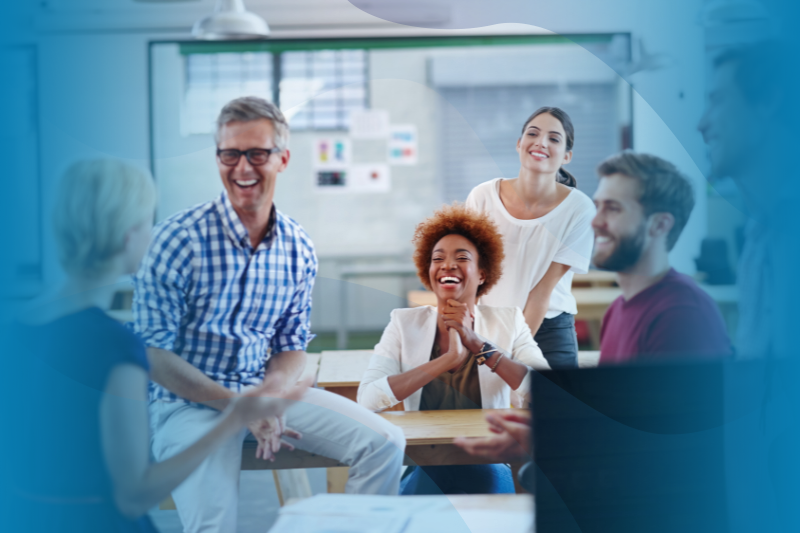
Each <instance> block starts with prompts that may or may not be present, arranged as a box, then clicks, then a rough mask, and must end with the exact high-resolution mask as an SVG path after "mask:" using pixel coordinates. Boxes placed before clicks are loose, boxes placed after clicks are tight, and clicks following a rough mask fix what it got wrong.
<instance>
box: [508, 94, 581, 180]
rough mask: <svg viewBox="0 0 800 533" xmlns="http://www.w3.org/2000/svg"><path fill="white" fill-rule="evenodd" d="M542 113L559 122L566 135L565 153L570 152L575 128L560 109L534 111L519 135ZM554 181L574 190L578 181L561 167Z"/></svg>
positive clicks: (543, 108) (544, 108) (548, 108)
mask: <svg viewBox="0 0 800 533" xmlns="http://www.w3.org/2000/svg"><path fill="white" fill-rule="evenodd" d="M542 113H548V114H550V115H552V116H554V117H555V118H557V119H558V121H559V122H561V125H562V126H563V127H564V133H566V134H567V152H569V151H570V150H572V145H574V144H575V127H574V126H573V125H572V119H570V118H569V115H567V113H566V112H565V111H564V110H563V109H561V108H560V107H540V108H539V109H537V110H536V111H534V112H533V115H531V116H529V117H528V120H526V121H525V124H523V125H522V133H520V135H525V128H526V127H527V126H528V124H529V123H530V121H531V120H533V119H535V118H536V117H538V116H539V115H541V114H542ZM556 181H557V182H558V183H563V184H564V185H566V186H567V187H572V188H575V187H577V186H578V180H576V179H575V176H573V175H572V174H570V173H569V172H567V171H566V170H565V169H564V167H563V166H562V167H561V168H559V169H558V174H556Z"/></svg>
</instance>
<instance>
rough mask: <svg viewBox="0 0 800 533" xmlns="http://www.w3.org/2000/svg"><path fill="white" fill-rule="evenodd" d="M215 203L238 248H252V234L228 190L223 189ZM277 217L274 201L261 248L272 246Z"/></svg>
mask: <svg viewBox="0 0 800 533" xmlns="http://www.w3.org/2000/svg"><path fill="white" fill-rule="evenodd" d="M215 203H216V204H217V212H219V214H220V216H221V217H222V220H223V222H224V223H223V228H224V230H225V234H226V235H227V236H228V238H229V239H230V240H231V241H232V242H233V243H234V245H235V246H237V247H238V248H241V249H243V250H248V249H250V234H249V233H248V232H247V228H245V227H244V224H242V221H241V220H240V219H239V215H238V214H237V213H236V210H235V209H234V208H233V204H232V203H231V199H230V198H229V197H228V193H227V191H222V194H220V195H219V198H217V200H216V201H215ZM276 219H277V209H275V203H274V202H273V203H272V209H271V210H270V214H269V223H268V225H267V234H266V235H265V236H264V240H262V241H261V243H260V244H259V246H258V247H259V248H262V247H265V248H269V247H270V246H272V242H273V241H274V240H275V235H276V231H277V228H276V227H275V226H276V224H275V222H276Z"/></svg>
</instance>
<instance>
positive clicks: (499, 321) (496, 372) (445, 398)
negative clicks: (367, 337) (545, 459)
mask: <svg viewBox="0 0 800 533" xmlns="http://www.w3.org/2000/svg"><path fill="white" fill-rule="evenodd" d="M413 242H414V245H415V252H414V262H415V264H416V266H417V269H418V275H419V278H420V280H421V281H422V283H423V285H425V286H426V287H427V288H428V289H430V290H431V291H433V292H434V294H435V295H436V301H437V305H436V308H433V307H428V306H423V307H416V308H412V309H395V310H394V311H392V314H391V321H390V323H389V325H388V326H387V327H386V329H385V330H384V332H383V336H382V337H381V340H380V342H379V343H378V344H377V345H376V346H375V353H374V355H373V356H372V358H371V359H370V364H369V367H368V369H367V371H366V373H365V374H364V377H363V379H362V380H361V385H360V386H359V388H358V403H360V404H361V405H363V406H365V407H366V408H368V409H371V410H374V411H377V410H382V409H387V408H390V407H392V406H394V405H396V404H397V403H399V402H401V401H402V402H403V403H404V407H405V410H406V411H417V410H422V411H424V410H434V409H498V408H507V407H509V406H510V405H511V391H512V390H513V391H516V392H517V393H518V394H519V395H522V396H523V397H526V396H527V395H528V388H529V385H528V382H529V377H528V372H529V370H530V369H532V368H533V369H548V368H549V366H548V364H547V361H546V360H545V358H544V356H543V355H542V352H541V350H540V349H539V347H538V346H537V345H536V342H534V340H533V337H532V336H531V331H530V328H529V327H528V325H527V324H526V323H525V318H524V317H523V315H522V311H520V310H519V309H518V308H516V307H489V306H484V305H477V300H478V298H479V297H480V296H481V295H482V294H484V293H485V292H486V291H488V290H489V289H490V288H491V287H492V285H494V284H495V283H496V282H497V280H498V279H499V278H500V275H501V273H502V270H501V269H502V267H501V265H502V262H503V239H502V237H501V235H500V234H499V233H498V231H497V227H496V226H495V224H494V223H493V222H492V221H491V220H490V219H489V217H488V216H487V215H486V214H482V213H479V212H477V211H472V210H470V209H468V208H466V207H465V206H463V205H458V204H454V205H452V206H444V207H442V208H441V209H439V210H438V211H436V212H435V213H434V215H433V216H432V217H430V218H428V219H426V220H425V221H423V222H422V223H420V224H419V225H418V226H417V228H416V231H415V233H414V240H413ZM406 474H407V475H406V476H405V477H404V478H403V481H402V482H401V493H402V494H453V493H467V494H480V493H513V492H514V483H513V479H512V476H511V471H510V469H509V468H508V466H507V465H500V464H498V465H466V466H460V465H459V466H431V467H423V468H416V469H414V471H413V473H411V474H410V475H408V472H407V473H406Z"/></svg>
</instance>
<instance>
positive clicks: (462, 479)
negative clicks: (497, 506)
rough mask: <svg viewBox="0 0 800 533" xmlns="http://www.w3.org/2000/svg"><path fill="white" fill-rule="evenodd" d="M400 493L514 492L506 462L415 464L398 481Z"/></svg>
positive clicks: (409, 494) (512, 480) (406, 494)
mask: <svg viewBox="0 0 800 533" xmlns="http://www.w3.org/2000/svg"><path fill="white" fill-rule="evenodd" d="M400 494H401V495H404V496H411V495H423V494H424V495H433V494H514V478H513V477H512V475H511V468H509V466H508V465H504V464H496V465H455V466H424V467H423V466H417V467H415V468H414V471H413V472H412V473H411V474H409V475H407V476H406V477H405V478H403V480H402V481H400Z"/></svg>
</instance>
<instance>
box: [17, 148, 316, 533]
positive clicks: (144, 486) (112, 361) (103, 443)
mask: <svg viewBox="0 0 800 533" xmlns="http://www.w3.org/2000/svg"><path fill="white" fill-rule="evenodd" d="M155 204H156V192H155V187H154V184H153V180H152V178H151V177H150V176H149V175H148V173H146V172H144V171H141V170H139V169H138V168H136V167H134V166H132V165H130V164H127V163H124V162H122V161H117V160H111V159H106V160H94V161H83V162H79V163H76V164H74V165H72V166H71V167H70V168H69V169H68V170H67V172H66V174H65V175H64V178H63V180H62V181H61V184H60V187H59V189H58V193H57V196H56V200H55V209H54V211H53V229H54V233H55V241H56V245H57V248H58V258H59V261H60V263H61V266H62V267H63V270H64V272H65V273H66V281H65V282H64V284H63V285H62V287H61V288H60V289H58V290H57V291H55V292H54V293H53V294H51V295H49V296H47V297H44V298H42V299H40V300H38V301H36V302H34V303H33V304H32V305H31V306H30V307H29V309H28V310H27V311H26V312H25V313H24V314H23V316H22V318H21V320H20V324H18V325H17V326H16V331H15V332H14V333H15V335H14V339H15V340H16V342H15V343H14V345H13V350H12V352H11V353H12V354H15V355H17V357H13V359H14V361H15V365H16V370H17V373H19V374H20V375H24V376H26V377H27V379H29V380H30V381H29V382H30V383H31V385H32V389H33V390H35V391H36V394H31V395H27V396H26V399H27V401H26V402H24V403H22V405H23V408H22V410H21V412H20V413H18V414H20V415H21V416H19V418H17V420H16V423H17V427H18V428H19V435H22V436H23V439H21V442H20V445H19V449H18V450H17V452H18V458H19V460H18V461H16V465H18V468H16V469H15V472H14V474H15V475H14V476H12V479H13V482H12V484H13V493H14V494H15V495H16V497H17V498H18V502H19V505H17V506H16V511H17V512H18V513H19V515H18V516H19V517H20V518H21V519H22V520H24V522H21V523H20V524H19V526H20V527H12V528H11V529H10V531H22V530H23V529H24V530H25V531H35V532H38V531H47V532H53V531H70V532H72V531H75V532H78V531H80V532H82V533H93V532H111V531H113V532H117V531H137V532H142V531H149V532H152V531H155V528H154V526H153V524H152V523H151V521H150V520H149V518H148V517H147V515H146V512H147V510H148V509H150V508H152V507H153V506H155V505H156V504H158V503H159V502H160V501H162V500H163V499H164V498H166V497H167V496H168V495H169V494H170V492H171V491H172V489H174V488H175V487H176V486H177V485H178V484H180V483H181V482H182V481H183V480H184V479H185V478H186V477H187V476H188V475H189V474H190V473H191V472H192V471H193V470H194V469H195V467H197V466H198V465H199V464H200V463H201V462H202V461H203V459H204V458H205V456H206V455H207V454H208V453H209V452H211V451H213V450H214V449H215V448H216V447H217V446H218V445H219V444H221V443H222V442H223V441H225V440H226V439H228V438H229V437H230V436H231V435H233V434H235V433H236V432H239V431H242V429H243V428H244V427H245V425H246V424H247V423H248V422H250V421H251V420H255V419H259V418H263V417H264V416H270V415H273V414H276V413H280V412H282V411H283V410H284V409H285V408H286V406H287V403H288V402H289V401H291V400H294V399H296V398H298V397H299V396H300V394H302V392H303V388H302V387H298V388H296V389H295V390H292V391H291V392H290V393H288V394H287V395H286V396H285V397H283V398H266V397H262V396H260V395H259V393H260V391H259V390H258V389H255V390H253V391H251V392H250V393H249V394H248V396H247V397H244V396H242V397H239V398H237V400H236V401H234V402H233V403H232V404H231V405H230V407H229V408H228V409H227V410H226V411H225V413H223V415H222V416H221V417H220V418H219V422H218V424H217V425H216V426H215V427H214V428H212V429H211V430H210V431H209V432H208V433H206V434H205V435H202V436H199V438H198V440H197V441H196V442H195V443H194V444H192V445H191V446H189V447H188V448H187V449H185V450H183V451H182V452H181V453H178V454H177V455H175V456H174V457H172V458H171V459H169V460H167V461H164V462H161V463H151V461H150V453H149V427H148V410H147V405H148V401H147V387H148V368H149V367H148V362H147V358H146V352H145V347H144V345H143V344H142V342H141V341H140V340H139V339H138V338H137V337H136V336H135V335H134V334H133V333H131V332H129V331H128V330H127V329H126V328H125V327H124V326H122V325H121V324H119V323H117V322H116V321H114V320H113V319H112V318H111V317H109V316H108V315H107V314H106V310H107V309H108V308H109V306H110V303H111V298H112V296H113V286H114V284H115V282H116V281H117V280H118V278H119V277H120V276H123V275H126V274H130V273H132V272H134V271H135V270H136V268H137V266H138V264H139V262H140V261H141V258H142V256H143V254H144V252H145V250H146V247H147V244H148V242H149V240H150V231H151V229H152V222H153V217H154V210H155ZM23 355H24V357H22V356H23ZM306 386H307V385H306ZM23 523H24V526H23Z"/></svg>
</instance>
